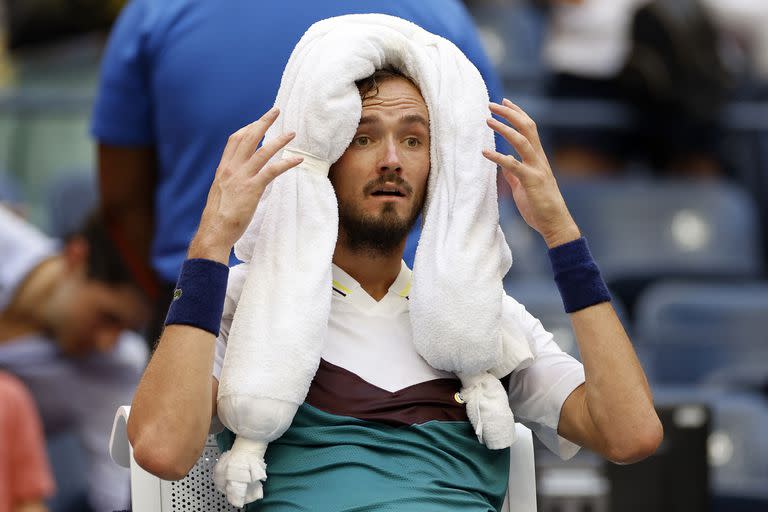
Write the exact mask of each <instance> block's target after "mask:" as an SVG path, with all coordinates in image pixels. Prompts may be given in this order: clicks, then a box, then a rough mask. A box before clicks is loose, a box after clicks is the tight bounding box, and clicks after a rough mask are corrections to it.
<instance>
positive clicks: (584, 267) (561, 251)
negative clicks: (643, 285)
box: [549, 237, 611, 313]
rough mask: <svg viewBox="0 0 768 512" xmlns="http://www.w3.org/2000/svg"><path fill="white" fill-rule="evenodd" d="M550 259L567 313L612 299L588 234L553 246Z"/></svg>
mask: <svg viewBox="0 0 768 512" xmlns="http://www.w3.org/2000/svg"><path fill="white" fill-rule="evenodd" d="M549 261H550V263H551V264H552V272H554V274H555V283H557V288H558V289H559V290H560V297H561V298H562V299H563V306H564V307H565V312H566V313H573V312H574V311H579V310H580V309H584V308H587V307H589V306H593V305H595V304H600V303H601V302H610V300H611V294H610V293H608V287H606V286H605V281H603V278H602V276H601V275H600V269H598V268H597V264H596V263H595V260H594V259H592V253H591V252H589V246H588V245H587V239H586V238H584V237H581V238H579V239H577V240H573V241H571V242H568V243H565V244H563V245H558V246H557V247H553V248H551V249H550V250H549Z"/></svg>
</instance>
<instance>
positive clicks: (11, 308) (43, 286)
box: [0, 256, 66, 343]
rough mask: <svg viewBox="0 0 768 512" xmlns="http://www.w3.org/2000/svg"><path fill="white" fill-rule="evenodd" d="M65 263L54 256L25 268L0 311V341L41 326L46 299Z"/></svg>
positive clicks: (29, 332) (43, 321)
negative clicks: (20, 280) (6, 303)
mask: <svg viewBox="0 0 768 512" xmlns="http://www.w3.org/2000/svg"><path fill="white" fill-rule="evenodd" d="M65 266H66V264H65V262H64V260H63V258H61V257H60V256H54V257H52V258H49V259H47V260H45V261H43V262H42V263H40V264H39V265H37V266H36V267H35V268H34V269H32V271H31V272H29V274H28V275H27V276H26V277H25V278H24V280H23V281H22V282H21V283H20V284H19V286H18V288H17V289H16V291H15V292H14V294H13V296H12V297H11V300H10V301H9V302H8V305H7V306H6V308H5V309H3V310H2V311H0V343H3V342H6V341H10V340H12V339H15V338H18V337H20V336H23V335H25V334H31V333H35V332H42V331H44V330H45V323H46V322H45V310H46V308H47V305H48V300H49V299H50V297H51V291H52V288H53V287H54V286H55V284H56V282H57V281H58V280H59V279H61V276H62V274H63V272H65V270H66V269H65Z"/></svg>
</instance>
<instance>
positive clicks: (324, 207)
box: [216, 14, 533, 505]
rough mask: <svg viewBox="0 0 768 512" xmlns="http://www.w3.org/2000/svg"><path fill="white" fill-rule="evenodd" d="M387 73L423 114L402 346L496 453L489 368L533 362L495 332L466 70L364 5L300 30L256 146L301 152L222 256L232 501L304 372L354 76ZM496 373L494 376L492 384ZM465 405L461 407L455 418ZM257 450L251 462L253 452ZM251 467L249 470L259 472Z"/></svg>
mask: <svg viewBox="0 0 768 512" xmlns="http://www.w3.org/2000/svg"><path fill="white" fill-rule="evenodd" d="M386 66H393V67H395V68H397V69H399V70H400V71H402V72H403V73H405V74H406V75H408V76H409V77H411V78H412V79H413V81H414V83H415V84H416V85H417V86H418V87H419V89H420V91H421V94H422V96H423V98H424V100H425V102H426V104H427V108H428V110H429V115H430V134H431V147H430V166H431V168H430V176H429V181H428V193H427V202H426V204H425V210H424V228H423V231H422V236H421V241H420V243H419V248H418V250H417V251H416V260H415V266H414V272H413V275H414V284H413V288H412V291H411V294H410V309H411V313H410V314H411V322H412V325H413V334H414V344H415V346H416V349H417V351H418V352H419V354H420V355H421V356H422V357H424V359H425V360H426V361H427V362H428V363H429V364H430V365H432V366H433V367H435V368H438V369H441V370H446V371H450V372H453V373H455V374H457V375H459V376H460V378H461V379H462V382H463V388H464V391H462V394H463V395H464V394H466V397H465V399H466V401H467V409H468V413H469V417H470V420H471V421H472V424H473V425H474V426H475V428H476V431H477V433H478V438H479V439H481V440H483V441H485V442H486V444H487V445H488V446H489V447H492V448H503V447H506V446H509V444H510V443H511V442H512V441H513V440H514V425H513V421H514V418H513V416H512V412H511V411H510V409H509V405H508V399H507V395H506V392H505V391H504V390H503V388H502V386H501V384H500V383H499V382H498V379H497V377H500V376H503V375H506V374H507V373H509V372H510V371H512V369H514V368H516V367H518V366H519V365H521V364H527V363H529V362H530V360H531V359H532V357H533V354H532V352H531V349H530V347H529V345H528V341H527V338H526V337H525V336H524V335H523V334H522V333H523V331H522V330H521V329H520V328H519V326H515V325H502V313H503V308H504V293H503V288H502V283H501V280H502V277H503V276H504V274H506V272H507V270H508V269H509V266H510V264H511V255H510V252H509V248H508V246H507V244H506V241H505V240H504V236H503V234H502V232H501V229H500V228H499V223H498V207H497V197H496V167H495V165H494V164H492V163H491V162H489V161H487V160H486V159H485V158H484V157H483V156H482V154H481V150H482V149H483V148H486V147H487V148H490V147H493V144H494V141H493V133H492V131H491V130H490V129H489V128H488V127H487V125H486V124H485V119H486V118H487V116H488V115H489V111H488V94H487V91H486V88H485V84H484V83H483V81H482V78H481V77H480V74H479V72H478V71H477V69H475V67H474V66H473V65H472V64H471V63H470V62H469V60H467V58H466V57H465V56H464V55H463V54H462V53H461V52H460V51H459V50H458V49H457V48H456V47H455V46H454V45H453V44H452V43H450V42H449V41H447V40H445V39H443V38H441V37H439V36H435V35H433V34H430V33H429V32H426V31H425V30H423V29H421V28H420V27H418V26H417V25H415V24H413V23H410V22H407V21H405V20H401V19H399V18H395V17H392V16H385V15H379V14H370V15H350V16H341V17H338V18H331V19H328V20H323V21H320V22H318V23H316V24H314V25H313V26H312V27H310V29H309V30H308V31H307V32H306V34H305V35H304V36H303V37H302V39H301V40H300V41H299V43H298V44H297V46H296V48H295V49H294V51H293V53H292V54H291V57H290V59H289V61H288V64H287V66H286V68H285V72H284V74H283V78H282V81H281V84H280V90H279V92H278V95H277V99H276V101H275V104H276V106H278V107H280V109H281V114H280V116H279V117H278V119H277V121H276V122H275V124H274V125H273V126H272V127H271V128H270V129H269V131H268V132H267V134H266V136H265V139H267V140H268V139H271V138H274V137H277V136H278V135H280V134H281V133H283V132H285V131H289V130H290V131H295V132H296V134H297V135H296V138H295V139H294V140H293V141H292V142H291V144H290V146H289V147H288V148H286V150H285V151H284V153H285V154H286V155H290V154H296V153H300V154H302V155H304V156H305V161H304V162H303V163H302V164H300V165H299V166H298V167H296V168H295V169H292V170H290V171H288V172H286V173H284V174H283V175H281V176H280V177H278V178H277V179H276V180H275V181H274V182H273V183H272V184H271V185H270V186H269V187H268V188H267V190H266V191H265V193H264V195H263V197H262V199H261V202H260V204H259V206H258V208H257V210H256V213H255V214H254V217H253V219H252V221H251V223H250V225H249V227H248V229H247V231H246V233H245V234H244V235H243V237H242V238H241V240H240V241H238V243H237V244H236V246H235V251H236V254H237V256H238V258H240V259H241V260H243V261H245V262H246V265H247V267H248V268H247V271H246V272H243V273H240V272H238V273H233V274H232V277H233V278H235V279H239V277H238V276H242V275H246V277H245V283H244V284H243V283H233V284H232V286H238V287H239V286H241V285H242V294H241V296H240V300H239V302H238V305H237V309H236V312H235V316H234V319H233V324H232V329H231V331H230V335H229V341H228V348H227V351H226V355H225V358H224V364H223V368H222V374H221V380H220V384H219V396H218V410H219V416H220V419H221V420H222V422H223V423H224V424H225V425H226V426H227V427H229V428H230V429H231V430H232V431H234V432H235V433H236V434H237V435H238V438H240V437H243V438H245V441H244V442H242V443H237V442H235V445H234V446H233V448H232V452H233V453H232V454H230V455H228V456H227V457H226V458H222V459H221V460H220V461H219V464H218V466H217V468H216V474H217V487H219V488H220V489H222V490H223V491H225V492H226V493H227V496H228V499H229V501H230V502H231V503H232V504H235V505H241V504H242V503H244V502H245V500H251V499H258V498H259V497H260V496H261V488H260V481H261V480H263V479H264V478H266V473H265V472H264V471H262V470H261V469H263V452H261V451H260V449H259V450H254V449H252V448H253V446H264V449H266V444H267V443H268V442H270V441H272V440H273V439H275V438H277V437H279V436H280V435H282V433H283V432H284V431H285V430H286V429H287V428H288V426H289V425H290V422H291V419H292V417H293V414H294V413H295V411H296V408H297V407H298V405H300V404H301V403H302V402H303V400H304V399H305V397H306V394H307V391H308V389H309V385H310V383H311V381H312V377H313V376H314V373H315V371H316V370H317V367H318V365H319V361H320V355H321V353H322V349H323V343H324V340H325V336H326V332H327V324H328V315H329V312H330V303H331V285H330V283H331V280H332V278H331V258H332V255H333V250H334V246H335V242H336V237H337V229H338V212H337V204H336V198H335V195H334V192H333V188H332V187H331V185H330V182H329V181H328V179H327V173H328V169H329V167H330V165H331V163H333V162H335V161H336V160H337V159H338V158H339V157H340V156H341V155H342V153H343V152H344V151H345V149H346V148H347V146H348V145H349V143H350V141H351V140H352V137H353V136H354V134H355V132H356V129H357V124H358V121H359V119H360V114H361V109H362V106H361V100H360V95H359V92H358V90H357V87H356V85H355V81H357V80H360V79H363V78H365V77H367V76H370V75H371V74H373V72H374V71H375V70H377V69H381V68H383V67H386ZM494 382H495V384H494ZM470 411H471V412H470ZM259 453H261V455H259ZM260 468H261V469H260Z"/></svg>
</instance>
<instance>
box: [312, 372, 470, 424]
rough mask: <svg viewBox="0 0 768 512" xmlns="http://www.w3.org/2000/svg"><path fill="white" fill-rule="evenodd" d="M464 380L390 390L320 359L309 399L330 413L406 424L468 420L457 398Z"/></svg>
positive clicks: (441, 381)
mask: <svg viewBox="0 0 768 512" xmlns="http://www.w3.org/2000/svg"><path fill="white" fill-rule="evenodd" d="M460 389H461V381H460V380H459V379H456V378H453V379H449V378H443V379H433V380H429V381H426V382H420V383H418V384H414V385H412V386H408V387H406V388H403V389H400V390H398V391H394V392H389V391H387V390H385V389H381V388H380V387H377V386H374V385H373V384H371V383H370V382H367V381H365V380H363V379H362V378H360V377H359V376H358V375H356V374H354V373H352V372H350V371H349V370H347V369H345V368H342V367H340V366H336V365H334V364H332V363H329V362H328V361H326V360H324V359H323V360H321V361H320V367H319V368H318V370H317V373H316V374H315V378H314V379H313V380H312V384H311V386H310V388H309V393H308V394H307V400H306V402H307V403H308V404H309V405H311V406H312V407H316V408H318V409H320V410H322V411H325V412H327V413H330V414H337V415H340V416H351V417H354V418H358V419H361V420H367V421H374V422H378V423H385V424H387V425H392V426H397V427H400V426H407V425H415V424H420V423H426V422H428V421H432V420H439V421H469V419H468V418H467V412H466V408H465V407H464V404H462V403H459V402H457V401H456V398H455V396H456V393H458V391H459V390H460Z"/></svg>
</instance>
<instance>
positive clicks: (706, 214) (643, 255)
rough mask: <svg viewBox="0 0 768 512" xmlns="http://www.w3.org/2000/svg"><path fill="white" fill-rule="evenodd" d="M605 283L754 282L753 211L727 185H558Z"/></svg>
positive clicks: (758, 264)
mask: <svg viewBox="0 0 768 512" xmlns="http://www.w3.org/2000/svg"><path fill="white" fill-rule="evenodd" d="M561 189H562V192H563V195H564V197H565V199H566V202H567V204H568V207H569V209H570V211H571V213H572V215H573V217H574V219H575V220H576V223H577V224H578V225H579V228H580V229H581V231H582V233H583V234H584V235H585V236H587V238H588V239H589V243H590V247H591V249H592V252H593V254H594V255H595V257H596V259H597V261H598V262H599V264H600V268H601V270H602V272H603V274H604V275H605V277H606V279H607V280H609V281H611V280H616V279H620V278H637V277H639V278H644V277H649V276H650V277H656V276H662V277H669V276H696V277H700V276H710V277H726V278H732V277H737V278H738V277H744V278H752V277H756V276H759V275H760V273H761V270H762V260H761V254H760V247H759V243H758V241H757V240H758V236H757V235H758V219H757V211H756V206H755V204H754V203H753V201H752V200H751V198H750V197H749V195H748V194H747V192H746V191H745V190H743V189H741V188H739V187H736V186H734V185H731V184H728V183H725V182H715V181H712V182H693V181H661V182H659V181H651V180H641V179H629V180H579V181H571V180H567V181H561Z"/></svg>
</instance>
